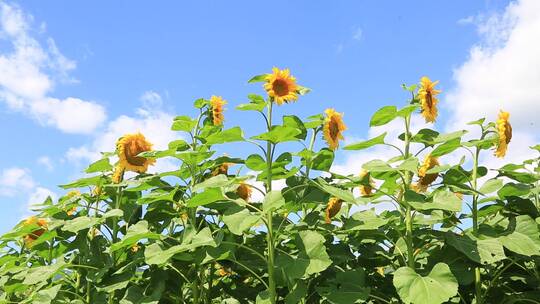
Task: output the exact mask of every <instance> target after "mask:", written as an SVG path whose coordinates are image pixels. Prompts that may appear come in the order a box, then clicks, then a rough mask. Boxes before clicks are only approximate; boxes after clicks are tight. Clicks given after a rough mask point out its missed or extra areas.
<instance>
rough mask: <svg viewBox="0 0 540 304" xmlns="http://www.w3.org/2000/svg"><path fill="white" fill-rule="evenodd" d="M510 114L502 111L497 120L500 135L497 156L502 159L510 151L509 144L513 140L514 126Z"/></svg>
mask: <svg viewBox="0 0 540 304" xmlns="http://www.w3.org/2000/svg"><path fill="white" fill-rule="evenodd" d="M509 118H510V113H508V112H504V111H502V110H501V112H500V113H499V119H497V134H498V135H499V141H498V143H497V149H496V150H495V156H496V157H499V158H502V157H504V156H505V155H506V150H508V144H509V143H510V140H512V125H511V124H510V121H509Z"/></svg>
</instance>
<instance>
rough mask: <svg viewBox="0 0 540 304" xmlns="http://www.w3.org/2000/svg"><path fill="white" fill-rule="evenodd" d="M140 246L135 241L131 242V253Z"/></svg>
mask: <svg viewBox="0 0 540 304" xmlns="http://www.w3.org/2000/svg"><path fill="white" fill-rule="evenodd" d="M139 249H140V247H139V245H138V244H137V243H135V244H133V246H131V252H133V253H136V252H137V251H139Z"/></svg>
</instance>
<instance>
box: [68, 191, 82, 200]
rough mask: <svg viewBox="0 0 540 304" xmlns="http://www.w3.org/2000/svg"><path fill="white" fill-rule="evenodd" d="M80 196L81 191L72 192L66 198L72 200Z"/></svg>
mask: <svg viewBox="0 0 540 304" xmlns="http://www.w3.org/2000/svg"><path fill="white" fill-rule="evenodd" d="M79 195H81V191H79V190H71V191H69V192H68V193H67V194H66V197H67V198H72V197H75V196H79Z"/></svg>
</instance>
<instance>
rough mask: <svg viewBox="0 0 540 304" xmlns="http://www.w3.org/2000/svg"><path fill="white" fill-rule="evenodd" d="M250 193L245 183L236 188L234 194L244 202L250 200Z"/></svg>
mask: <svg viewBox="0 0 540 304" xmlns="http://www.w3.org/2000/svg"><path fill="white" fill-rule="evenodd" d="M252 191H253V190H252V189H251V187H250V186H249V185H248V184H246V183H240V185H239V186H238V188H236V194H237V195H238V196H239V197H240V198H241V199H243V200H245V201H246V202H248V201H249V199H250V198H251V192H252Z"/></svg>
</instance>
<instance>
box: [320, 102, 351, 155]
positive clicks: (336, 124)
mask: <svg viewBox="0 0 540 304" xmlns="http://www.w3.org/2000/svg"><path fill="white" fill-rule="evenodd" d="M324 112H325V113H326V118H325V120H324V126H323V136H324V139H325V140H326V142H327V143H328V147H329V148H330V149H332V150H335V149H336V148H337V147H338V146H339V140H341V139H344V138H343V131H345V130H347V127H346V126H345V124H344V123H343V114H341V113H338V112H336V111H335V110H334V109H326V110H325V111H324Z"/></svg>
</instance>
